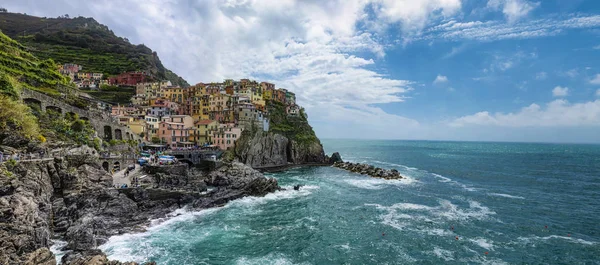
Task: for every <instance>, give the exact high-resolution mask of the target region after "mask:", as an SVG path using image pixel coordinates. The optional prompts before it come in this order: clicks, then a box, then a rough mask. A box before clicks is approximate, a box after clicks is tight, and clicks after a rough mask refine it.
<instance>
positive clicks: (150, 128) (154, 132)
mask: <svg viewBox="0 0 600 265" xmlns="http://www.w3.org/2000/svg"><path fill="white" fill-rule="evenodd" d="M144 119H145V121H146V132H147V133H146V141H151V140H152V137H158V125H159V122H160V118H159V117H156V116H150V115H146V117H144Z"/></svg>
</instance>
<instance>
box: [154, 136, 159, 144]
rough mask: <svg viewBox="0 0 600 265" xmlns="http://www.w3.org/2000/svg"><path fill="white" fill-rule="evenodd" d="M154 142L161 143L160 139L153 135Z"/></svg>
mask: <svg viewBox="0 0 600 265" xmlns="http://www.w3.org/2000/svg"><path fill="white" fill-rule="evenodd" d="M152 143H153V144H160V139H159V138H158V137H152Z"/></svg>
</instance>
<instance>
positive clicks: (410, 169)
mask: <svg viewBox="0 0 600 265" xmlns="http://www.w3.org/2000/svg"><path fill="white" fill-rule="evenodd" d="M373 162H375V163H378V164H381V165H388V166H393V167H401V168H404V169H406V170H409V171H415V170H419V169H418V168H416V167H409V166H405V165H401V164H394V163H390V162H385V161H379V160H373Z"/></svg>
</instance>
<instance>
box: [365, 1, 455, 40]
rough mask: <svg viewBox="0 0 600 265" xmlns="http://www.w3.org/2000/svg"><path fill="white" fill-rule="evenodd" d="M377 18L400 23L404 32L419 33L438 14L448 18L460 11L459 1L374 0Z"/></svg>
mask: <svg viewBox="0 0 600 265" xmlns="http://www.w3.org/2000/svg"><path fill="white" fill-rule="evenodd" d="M373 2H374V5H375V11H376V13H377V15H378V17H380V18H383V19H384V20H385V22H387V23H395V22H400V23H401V24H402V27H403V29H404V30H405V31H406V32H412V31H419V30H421V29H422V28H424V27H425V25H426V23H427V21H428V20H429V19H431V17H432V16H435V15H436V14H437V13H438V12H439V13H440V14H441V15H442V16H444V17H449V16H452V15H454V14H455V13H456V12H458V11H459V10H460V9H461V6H462V4H461V0H419V1H415V0H374V1H373Z"/></svg>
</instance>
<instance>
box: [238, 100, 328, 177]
mask: <svg viewBox="0 0 600 265" xmlns="http://www.w3.org/2000/svg"><path fill="white" fill-rule="evenodd" d="M267 110H268V113H269V117H270V127H269V131H268V132H264V131H263V130H261V129H252V130H246V131H244V132H243V133H242V136H241V137H240V139H239V140H238V141H237V142H236V145H235V148H234V151H233V157H234V159H235V160H237V161H240V162H242V163H244V164H246V165H249V166H251V167H253V168H257V169H270V168H272V169H276V168H286V167H288V166H295V165H324V164H329V158H328V157H327V156H326V155H325V152H324V151H323V145H322V144H321V141H319V138H317V136H316V135H315V132H314V131H313V129H312V127H311V126H310V124H308V117H307V115H306V113H305V112H304V110H303V109H301V110H300V111H299V113H298V114H297V115H288V114H287V113H286V110H285V106H284V105H283V104H280V103H278V102H273V101H269V102H268V103H267Z"/></svg>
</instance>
